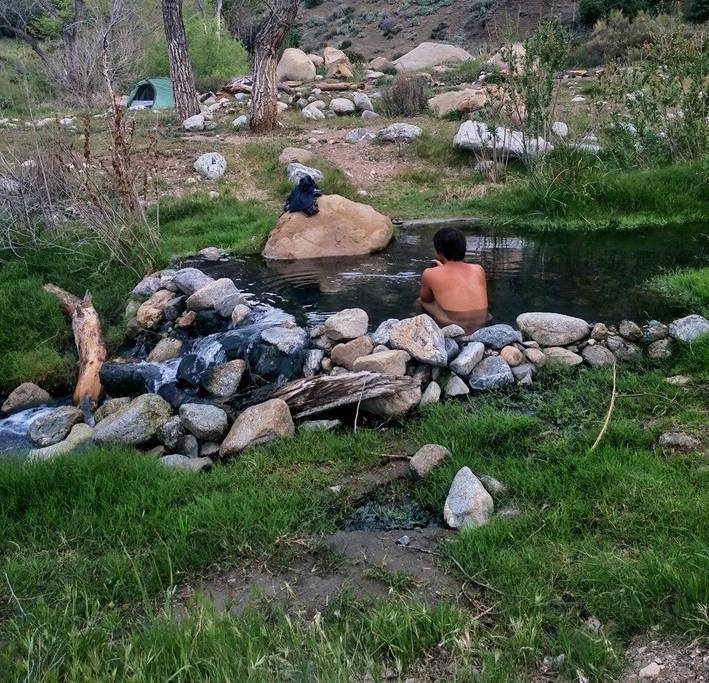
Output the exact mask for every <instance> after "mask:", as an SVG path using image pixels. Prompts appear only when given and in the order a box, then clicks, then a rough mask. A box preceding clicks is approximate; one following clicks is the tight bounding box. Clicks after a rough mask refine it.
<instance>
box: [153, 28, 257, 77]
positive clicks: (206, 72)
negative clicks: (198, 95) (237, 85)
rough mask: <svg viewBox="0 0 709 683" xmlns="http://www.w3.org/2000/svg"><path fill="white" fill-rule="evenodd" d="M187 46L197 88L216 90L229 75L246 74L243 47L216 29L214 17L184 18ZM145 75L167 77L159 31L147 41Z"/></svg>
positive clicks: (248, 68) (163, 39)
mask: <svg viewBox="0 0 709 683" xmlns="http://www.w3.org/2000/svg"><path fill="white" fill-rule="evenodd" d="M185 31H186V33H187V45H188V48H189V53H190V60H191V61H192V68H193V70H194V75H195V81H196V83H197V87H198V88H199V89H200V90H218V89H219V88H220V87H221V86H223V85H224V84H225V83H226V82H227V81H228V80H229V79H230V78H233V77H234V76H238V75H241V74H245V73H248V72H249V70H250V68H251V67H250V64H249V55H248V53H247V52H246V48H244V46H243V45H242V44H241V42H239V41H238V40H235V39H234V38H232V37H231V36H230V35H229V34H228V33H227V32H226V31H221V32H219V26H218V24H217V21H216V19H203V18H202V17H200V16H192V17H189V18H187V19H186V20H185ZM144 69H145V72H146V75H147V76H169V75H170V64H169V61H168V56H167V46H166V44H165V35H164V33H163V32H160V33H159V34H158V35H157V36H156V38H155V40H154V41H153V42H152V43H151V44H150V46H149V48H148V51H147V54H146V56H145V61H144Z"/></svg>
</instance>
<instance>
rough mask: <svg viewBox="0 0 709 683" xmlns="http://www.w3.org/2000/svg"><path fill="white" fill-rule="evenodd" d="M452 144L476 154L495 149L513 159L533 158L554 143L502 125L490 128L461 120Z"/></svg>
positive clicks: (539, 155)
mask: <svg viewBox="0 0 709 683" xmlns="http://www.w3.org/2000/svg"><path fill="white" fill-rule="evenodd" d="M453 144H454V145H455V146H456V147H458V148H459V149H463V150H468V151H471V152H475V153H477V154H483V153H486V152H491V151H492V150H497V152H498V153H502V154H506V155H507V156H509V157H511V158H515V159H519V158H531V159H535V158H537V157H541V156H543V155H544V154H546V152H551V151H552V150H553V149H554V145H552V144H551V142H548V141H547V140H545V139H544V138H535V137H530V136H527V135H524V133H522V131H519V130H512V129H510V128H505V127H504V126H498V127H497V128H495V129H491V128H488V127H487V125H486V124H485V123H483V122H482V121H463V123H462V124H461V125H460V128H459V129H458V132H457V133H456V135H455V137H454V138H453Z"/></svg>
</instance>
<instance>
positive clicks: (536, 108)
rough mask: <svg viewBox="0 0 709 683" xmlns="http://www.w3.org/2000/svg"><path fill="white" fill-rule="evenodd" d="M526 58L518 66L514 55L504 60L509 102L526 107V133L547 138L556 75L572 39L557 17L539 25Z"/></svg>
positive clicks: (567, 52)
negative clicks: (507, 73)
mask: <svg viewBox="0 0 709 683" xmlns="http://www.w3.org/2000/svg"><path fill="white" fill-rule="evenodd" d="M524 47H525V54H524V57H523V58H522V59H521V62H520V63H519V64H518V63H517V61H518V60H517V59H515V55H514V53H512V52H510V54H509V56H505V55H504V51H503V58H504V59H505V61H507V62H508V64H509V67H510V68H509V72H510V74H509V77H508V78H507V79H506V81H505V84H504V86H503V87H504V88H506V89H508V90H509V95H510V101H511V102H517V101H521V102H522V103H523V104H524V110H525V112H526V115H525V117H524V122H523V123H524V129H525V132H527V133H529V134H531V135H532V136H533V137H537V136H544V135H545V134H546V131H547V130H548V128H549V126H550V124H551V121H552V120H553V116H554V107H555V104H556V100H555V98H554V86H555V79H556V74H557V72H559V71H560V70H561V69H563V68H564V66H565V65H566V62H567V59H568V55H569V50H570V47H571V36H570V34H569V32H568V31H567V30H566V29H565V28H564V27H563V26H562V25H561V21H560V20H559V18H558V17H554V18H552V19H549V20H546V21H542V22H540V23H539V26H538V27H537V30H536V31H535V33H534V34H533V35H532V36H531V37H530V38H529V39H527V40H526V41H525V43H524Z"/></svg>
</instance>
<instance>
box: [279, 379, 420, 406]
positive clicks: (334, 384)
mask: <svg viewBox="0 0 709 683" xmlns="http://www.w3.org/2000/svg"><path fill="white" fill-rule="evenodd" d="M418 385H419V383H418V381H417V380H415V379H414V378H413V377H395V376H393V375H382V374H380V373H377V372H349V373H347V374H342V375H319V376H317V377H306V378H303V379H297V380H294V381H293V382H289V383H288V384H284V385H283V386H282V387H280V388H279V389H278V390H277V391H276V392H275V393H274V394H273V398H280V399H282V400H284V401H285V402H286V403H287V404H288V407H289V408H290V409H291V413H292V414H293V415H294V416H295V417H308V416H310V415H317V414H318V413H324V412H326V411H328V410H332V409H333V408H339V407H340V406H344V405H350V404H353V403H359V402H360V401H365V400H367V399H370V398H382V397H384V396H391V395H392V394H395V393H398V392H400V391H406V390H409V389H414V388H415V387H417V386H418Z"/></svg>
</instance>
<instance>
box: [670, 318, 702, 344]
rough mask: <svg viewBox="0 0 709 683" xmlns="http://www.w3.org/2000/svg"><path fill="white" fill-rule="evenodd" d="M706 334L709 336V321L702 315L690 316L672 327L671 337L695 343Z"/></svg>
mask: <svg viewBox="0 0 709 683" xmlns="http://www.w3.org/2000/svg"><path fill="white" fill-rule="evenodd" d="M705 334H709V320H707V319H706V318H705V317H703V316H701V315H696V314H695V315H688V316H686V317H685V318H679V319H678V320H675V321H674V322H672V324H671V325H670V336H671V337H674V338H675V339H679V341H683V342H693V341H694V340H695V339H699V337H702V336H704V335H705Z"/></svg>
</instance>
